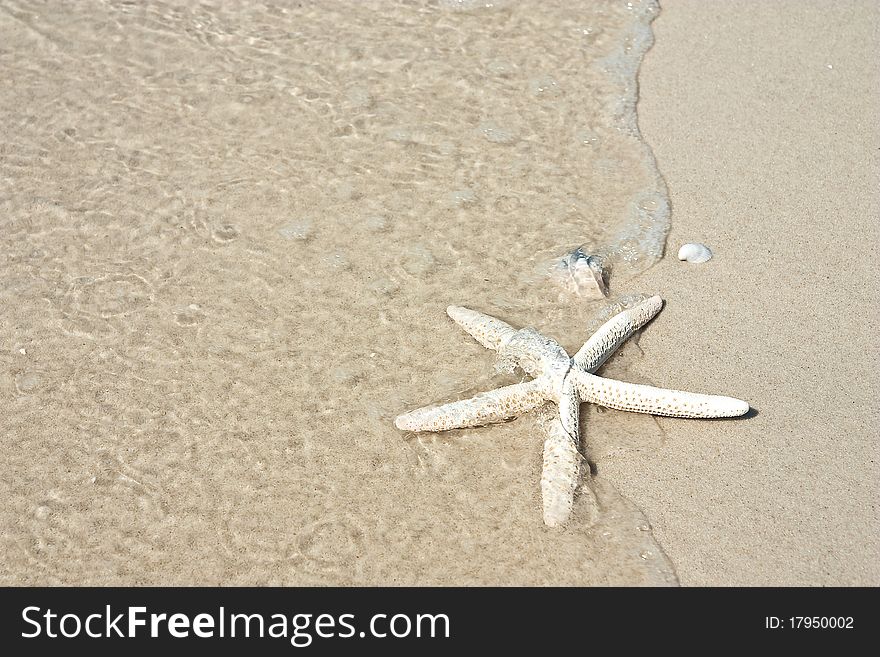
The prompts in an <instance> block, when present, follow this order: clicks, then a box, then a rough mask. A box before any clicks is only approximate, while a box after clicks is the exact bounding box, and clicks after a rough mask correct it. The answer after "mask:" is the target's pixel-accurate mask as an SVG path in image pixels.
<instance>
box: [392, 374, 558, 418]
mask: <svg viewBox="0 0 880 657" xmlns="http://www.w3.org/2000/svg"><path fill="white" fill-rule="evenodd" d="M549 398H550V393H549V392H548V385H547V381H545V380H544V379H543V378H541V379H535V380H533V381H527V382H525V383H517V384H514V385H512V386H505V387H503V388H497V389H495V390H490V391H489V392H483V393H480V394H479V395H477V396H476V397H471V398H470V399H462V400H461V401H456V402H451V403H449V404H443V405H442V406H426V407H424V408H419V409H416V410H414V411H410V412H409V413H404V414H403V415H400V416H398V418H397V419H396V420H395V421H394V425H395V426H396V427H397V428H398V429H402V430H404V431H446V430H448V429H461V428H463V427H479V426H482V425H484V424H491V423H492V422H502V421H504V420H508V419H510V418H514V417H516V416H518V415H521V414H523V413H526V412H528V411H531V410H533V409H535V408H538V407H539V406H541V405H543V404H544V403H545V402H546V401H547V400H548V399H549Z"/></svg>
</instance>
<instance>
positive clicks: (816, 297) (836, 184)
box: [0, 0, 880, 585]
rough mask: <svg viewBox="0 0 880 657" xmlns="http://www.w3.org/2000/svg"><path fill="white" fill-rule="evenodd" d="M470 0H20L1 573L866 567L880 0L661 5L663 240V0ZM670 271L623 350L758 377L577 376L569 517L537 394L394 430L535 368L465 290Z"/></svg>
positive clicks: (656, 369)
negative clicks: (682, 251)
mask: <svg viewBox="0 0 880 657" xmlns="http://www.w3.org/2000/svg"><path fill="white" fill-rule="evenodd" d="M484 4H486V3H480V2H470V1H465V2H449V1H446V0H441V1H438V2H428V3H424V4H411V3H387V4H384V3H378V2H374V3H366V2H351V3H349V4H348V5H342V4H341V3H326V4H325V3H317V4H315V5H297V6H293V5H291V7H289V8H287V7H281V6H275V5H272V6H269V5H266V6H257V5H252V4H251V3H246V2H241V3H232V2H230V3H222V4H221V5H218V6H217V7H214V8H211V7H207V6H202V5H198V6H196V5H193V4H192V3H187V2H161V3H160V2H155V3H138V4H131V3H116V2H107V3H97V2H94V3H89V2H83V3H71V4H65V5H63V6H62V5H58V7H57V8H56V9H54V10H53V11H48V10H44V8H41V6H39V5H34V4H31V3H29V2H6V3H3V5H2V11H0V41H2V42H3V43H4V44H5V46H4V48H3V49H0V72H2V73H3V75H4V77H5V78H6V79H8V80H10V83H9V85H8V89H7V91H6V92H5V93H4V94H3V95H2V96H0V123H2V124H3V125H4V127H5V128H6V136H5V138H4V143H3V144H2V145H0V221H2V235H0V253H2V256H3V260H2V268H0V275H2V278H3V281H4V285H3V287H2V290H0V291H2V296H0V302H2V304H3V306H4V309H5V311H4V313H3V314H2V316H0V338H2V349H0V403H2V405H3V406H4V408H5V409H6V412H5V413H4V414H3V415H2V416H0V436H2V440H3V443H2V450H0V451H2V454H0V471H2V473H3V477H2V478H0V495H2V497H3V499H4V504H3V506H2V508H0V549H2V551H3V554H4V559H3V560H2V563H0V583H2V584H9V585H33V584H92V585H106V584H127V585H141V584H156V585H167V584H233V585H236V584H241V585H245V584H246V585H266V584H272V585H310V584H315V585H326V584H331V585H352V584H365V585H373V584H388V585H394V584H403V585H417V584H440V585H449V584H451V585H480V584H545V585H546V584H576V585H606V584H619V585H670V584H677V583H682V584H686V585H694V584H696V585H699V584H719V585H731V584H811V585H819V584H877V583H878V580H880V577H878V573H880V570H878V569H880V559H878V556H880V555H878V536H880V532H878V529H880V526H878V515H877V510H876V502H877V497H878V495H877V494H878V477H877V474H878V473H877V465H876V464H877V455H878V449H877V443H878V441H877V433H878V431H877V427H878V419H880V418H878V417H877V416H878V409H877V403H876V399H877V392H878V390H880V385H878V383H880V382H878V372H877V367H876V365H877V360H878V358H877V356H878V353H877V348H876V343H869V341H868V339H867V337H866V336H867V335H868V334H869V333H870V332H871V331H872V329H873V330H874V332H876V327H877V324H878V322H877V319H878V317H877V300H878V299H877V291H878V280H877V278H878V277H877V271H876V269H877V268H876V255H877V254H876V246H877V243H878V240H877V238H878V235H877V233H878V221H877V220H878V215H880V213H878V190H877V181H878V179H880V176H878V173H880V172H878V160H877V154H878V150H877V146H878V144H877V125H878V123H877V118H878V98H877V93H876V89H877V85H876V82H877V74H876V71H875V70H874V69H875V68H876V61H877V55H878V46H877V34H876V30H877V27H876V26H877V24H878V18H880V14H878V10H877V6H876V4H874V3H870V2H863V3H860V4H846V3H818V2H812V3H805V4H804V3H757V2H741V3H739V2H730V3H723V4H722V3H703V2H669V3H668V4H664V6H663V9H662V12H661V14H660V17H659V18H658V19H656V20H655V21H654V24H653V27H654V30H655V33H656V39H657V40H656V45H655V47H654V49H653V50H651V51H650V52H649V54H648V56H647V59H646V60H645V62H644V66H643V69H642V71H641V74H640V77H639V79H640V83H641V100H640V101H639V106H638V107H639V125H640V126H641V128H642V131H643V136H644V137H645V139H646V143H647V144H648V145H649V146H651V147H653V149H654V154H655V155H656V161H657V166H658V167H659V170H660V172H661V173H662V174H663V175H664V176H665V177H666V180H667V182H668V186H669V194H670V199H671V202H672V207H673V214H672V229H671V233H670V235H669V241H668V248H667V252H666V255H665V257H664V258H663V259H662V260H661V261H660V262H659V263H657V264H654V265H653V266H650V265H651V264H652V263H653V262H654V261H655V259H656V257H657V255H658V254H657V251H656V246H657V241H656V232H657V230H659V231H660V233H661V234H662V231H663V230H664V229H665V218H666V215H665V208H666V201H665V194H666V185H665V184H664V183H663V180H662V179H661V178H659V177H658V175H657V172H656V169H655V167H654V159H653V158H652V157H651V154H650V150H649V149H647V148H646V147H645V142H643V141H642V140H641V139H640V137H639V134H638V131H637V130H635V127H634V123H633V121H634V115H633V102H632V101H633V100H634V98H635V96H634V90H635V88H634V85H633V84H632V77H631V74H632V72H633V71H634V68H633V67H634V63H637V60H638V56H639V55H640V53H641V51H642V49H643V48H644V47H646V46H647V44H648V43H649V42H650V31H649V30H648V24H649V22H650V18H651V17H652V16H653V15H654V9H653V6H652V5H651V3H638V2H636V3H623V2H596V3H593V2H590V3H583V4H582V5H580V6H578V7H572V4H571V3H568V2H563V1H561V0H559V1H557V2H547V3H541V4H540V6H538V5H537V4H535V5H532V4H531V3H512V2H506V1H504V2H494V3H491V4H492V6H491V7H488V8H487V7H484V6H482V5H484ZM630 5H635V9H633V8H631V6H630ZM627 76H630V77H627ZM652 231H653V232H652ZM652 235H653V237H652ZM688 241H699V242H705V243H707V244H709V245H710V246H711V248H712V249H713V250H714V252H715V258H714V259H713V260H711V261H710V262H708V263H706V264H703V265H689V264H686V263H681V262H679V261H678V260H677V259H676V258H675V253H676V251H677V248H678V245H679V244H681V243H682V242H688ZM584 243H587V244H588V245H589V244H593V245H598V248H601V247H603V246H604V247H607V248H608V254H609V259H610V260H612V261H613V264H614V269H613V272H612V276H611V291H612V296H611V298H610V299H609V300H608V302H606V301H605V300H592V301H590V300H588V299H585V298H582V297H578V296H576V295H573V294H571V293H569V292H566V291H564V289H563V288H562V287H561V286H560V285H559V284H558V281H555V280H553V278H552V276H551V277H548V275H547V267H548V263H552V262H553V261H554V259H556V260H557V261H558V259H559V258H560V257H561V256H563V255H564V254H565V253H567V252H569V251H570V250H571V249H572V248H573V247H577V246H578V245H580V244H584ZM654 293H657V294H660V295H662V296H663V297H664V298H665V300H666V308H665V309H664V310H663V312H662V313H661V314H660V315H659V316H658V318H657V319H656V320H654V321H653V322H652V323H651V324H650V325H649V326H648V327H647V329H646V330H645V331H644V332H643V333H642V334H641V335H640V336H639V337H638V338H637V339H633V340H631V341H630V342H629V343H628V344H627V345H625V346H624V347H623V348H622V349H621V350H620V352H619V353H618V354H617V355H615V356H614V357H613V358H612V359H611V360H610V361H609V362H608V364H607V365H606V366H605V369H604V371H605V372H606V373H607V374H608V375H610V376H613V377H614V378H622V379H626V380H629V381H633V382H638V383H651V384H653V385H661V386H668V387H675V388H680V389H685V390H692V391H695V392H704V393H716V394H725V395H731V396H735V397H739V398H741V399H744V400H747V401H748V402H749V403H750V404H751V405H752V406H753V407H754V408H756V409H757V412H756V413H755V414H753V416H751V417H746V418H740V419H736V420H725V421H692V420H673V419H655V418H652V417H650V416H645V415H636V414H632V413H621V412H615V411H603V410H600V409H598V408H596V407H594V406H584V408H583V412H582V419H583V422H582V433H583V438H584V445H583V447H584V449H585V451H586V455H587V456H588V458H589V459H590V461H591V463H592V465H593V467H594V470H595V476H594V477H592V478H589V479H588V480H587V481H585V485H584V488H583V491H582V493H581V494H580V495H579V497H578V499H577V503H576V506H575V511H574V515H573V518H572V520H571V521H570V522H569V524H568V525H567V526H565V527H564V528H561V529H557V530H551V529H548V528H547V527H545V526H544V525H543V523H542V520H541V510H540V509H541V498H540V488H539V481H540V476H541V446H542V442H543V434H542V431H541V429H540V426H539V424H538V423H537V422H536V419H535V418H534V417H532V416H529V417H523V418H520V419H517V420H515V421H513V422H508V423H505V424H500V425H497V426H492V427H484V428H475V429H468V430H462V431H456V432H449V433H442V434H436V435H423V434H413V433H407V432H402V431H398V430H397V429H395V427H394V425H393V420H394V417H395V416H396V415H397V414H399V413H402V412H404V411H407V410H411V409H413V408H415V407H417V406H422V405H425V404H430V403H433V402H442V401H448V400H451V399H455V398H460V397H465V396H470V395H473V394H475V393H477V392H479V391H482V390H486V389H488V388H491V387H494V386H497V385H499V384H500V383H509V382H511V381H512V380H515V379H516V376H515V375H514V374H512V373H511V372H503V371H496V370H495V369H494V365H493V361H494V359H493V357H492V355H491V354H490V353H488V352H487V351H486V350H485V349H483V348H482V347H480V346H479V345H478V344H476V343H475V342H474V341H473V340H471V339H470V338H469V337H468V336H467V335H465V334H464V333H463V332H462V331H460V330H459V329H458V327H456V326H455V325H454V324H453V323H452V322H451V321H449V320H448V318H447V317H446V316H445V312H444V311H445V308H446V306H447V305H449V304H462V305H467V306H471V307H474V308H476V309H478V310H482V311H485V312H489V313H492V314H496V315H498V316H499V317H502V318H503V319H505V320H507V321H510V322H511V323H513V324H516V325H518V326H520V325H530V326H533V327H535V328H536V329H538V330H540V331H542V332H544V333H546V334H547V335H550V336H553V337H555V338H557V339H558V340H559V341H560V343H561V344H562V345H563V346H564V347H565V348H567V349H569V350H572V351H571V352H572V353H573V350H576V349H577V348H578V347H580V345H581V343H582V342H583V341H584V340H585V339H586V338H587V337H588V335H589V333H590V329H591V328H592V327H595V326H596V325H597V321H598V318H599V317H600V316H601V313H602V312H603V311H605V310H607V305H608V303H610V302H615V303H616V302H620V301H626V300H627V299H628V300H629V301H632V300H633V299H635V298H637V297H638V295H643V294H654ZM652 529H653V531H652Z"/></svg>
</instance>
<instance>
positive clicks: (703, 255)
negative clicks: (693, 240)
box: [678, 244, 712, 264]
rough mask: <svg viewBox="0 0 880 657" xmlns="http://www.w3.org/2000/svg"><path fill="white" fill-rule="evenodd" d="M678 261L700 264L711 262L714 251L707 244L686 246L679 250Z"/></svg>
mask: <svg viewBox="0 0 880 657" xmlns="http://www.w3.org/2000/svg"><path fill="white" fill-rule="evenodd" d="M678 259H679V260H687V261H688V262H693V263H694V264H699V263H701V262H707V261H708V260H711V259H712V251H710V250H709V247H708V246H706V245H705V244H685V245H683V246H682V247H681V248H680V249H679V250H678Z"/></svg>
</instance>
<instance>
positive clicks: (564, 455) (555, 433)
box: [541, 419, 581, 527]
mask: <svg viewBox="0 0 880 657" xmlns="http://www.w3.org/2000/svg"><path fill="white" fill-rule="evenodd" d="M580 474H581V455H580V454H579V453H578V450H577V444H576V442H575V441H574V440H573V439H572V436H571V434H570V433H569V432H568V431H566V429H565V428H564V427H563V426H562V421H561V420H559V419H554V420H553V421H552V422H550V424H549V425H548V426H547V439H546V440H545V441H544V464H543V469H542V471H541V503H542V505H543V508H544V524H545V525H547V526H548V527H557V526H559V525H561V524H563V523H564V522H566V521H567V520H568V518H569V516H570V515H571V509H572V506H573V505H574V492H575V489H576V488H577V485H578V481H579V480H580Z"/></svg>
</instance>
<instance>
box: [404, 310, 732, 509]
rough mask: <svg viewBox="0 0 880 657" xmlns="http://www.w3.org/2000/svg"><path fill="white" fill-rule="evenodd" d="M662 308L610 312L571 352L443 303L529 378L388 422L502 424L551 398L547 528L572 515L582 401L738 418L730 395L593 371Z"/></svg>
mask: <svg viewBox="0 0 880 657" xmlns="http://www.w3.org/2000/svg"><path fill="white" fill-rule="evenodd" d="M662 307H663V300H662V299H661V298H660V297H659V296H654V297H651V298H649V299H647V300H645V301H643V302H642V303H640V304H639V305H637V306H635V307H633V308H630V309H628V310H624V311H623V312H621V313H619V314H617V315H615V316H614V317H612V318H611V319H610V320H608V321H607V322H605V324H603V325H602V326H601V327H600V328H599V330H597V331H596V332H595V333H594V334H593V335H592V337H590V339H589V340H587V342H586V343H584V346H583V347H581V349H580V350H579V351H578V352H577V353H576V354H575V355H574V357H573V358H572V357H570V356H569V355H568V354H567V353H566V351H565V349H563V348H562V347H561V346H559V344H558V343H556V342H555V341H554V340H552V339H551V338H548V337H545V336H543V335H541V334H540V333H538V332H537V331H535V330H534V329H531V328H524V329H520V330H516V329H514V328H513V327H512V326H510V325H509V324H507V323H505V322H502V321H501V320H500V319H496V318H494V317H490V316H489V315H484V314H483V313H479V312H477V311H475V310H469V309H468V308H462V307H461V306H449V308H447V309H446V312H447V314H448V315H449V317H451V318H452V319H453V320H454V321H455V322H456V323H457V324H458V325H459V326H461V327H462V328H463V329H464V330H465V331H467V332H468V333H469V334H470V335H471V336H473V337H474V338H475V339H476V340H477V342H479V343H480V344H481V345H483V346H484V347H486V348H488V349H492V350H494V351H497V352H498V353H499V354H500V355H501V356H502V357H504V358H510V359H512V360H513V361H514V362H515V363H516V364H517V365H518V366H519V367H521V368H522V369H523V370H524V371H525V372H526V373H527V374H528V375H530V376H531V377H533V379H532V380H531V381H527V382H524V383H517V384H515V385H510V386H505V387H503V388H497V389H496V390H492V391H489V392H484V393H481V394H479V395H477V396H476V397H473V398H471V399H464V400H462V401H456V402H452V403H449V404H443V405H442V406H433V407H425V408H419V409H417V410H415V411H411V412H409V413H404V414H403V415H400V416H399V417H398V418H397V419H396V420H395V422H394V424H395V425H396V426H397V428H398V429H402V430H404V431H447V430H449V429H460V428H463V427H476V426H482V425H485V424H491V423H493V422H502V421H504V420H508V419H511V418H514V417H517V416H519V415H522V414H523V413H526V412H528V411H531V410H534V409H536V408H539V407H540V406H543V405H544V404H545V403H547V402H552V403H554V404H557V405H558V407H559V414H558V416H557V417H556V418H554V419H553V420H552V421H551V422H550V424H549V426H548V427H547V440H546V441H545V442H544V469H543V473H542V475H541V497H542V502H543V507H544V523H545V524H547V525H548V526H550V527H555V526H557V525H560V524H562V523H564V522H565V521H566V520H568V517H569V515H570V514H571V509H572V504H573V500H574V492H575V489H576V487H577V484H578V481H579V480H580V468H581V461H582V457H581V455H580V453H579V451H578V448H579V446H580V430H579V412H580V404H581V402H590V403H594V404H599V405H601V406H607V407H609V408H615V409H618V410H622V411H634V412H636V413H649V414H651V415H665V416H668V417H685V418H717V417H736V416H739V415H743V414H745V413H747V412H748V410H749V405H748V404H747V403H746V402H744V401H741V400H739V399H734V398H732V397H722V396H719V395H701V394H696V393H692V392H682V391H680V390H667V389H665V388H654V387H652V386H645V385H638V384H634V383H625V382H623V381H615V380H614V379H607V378H604V377H600V376H596V375H595V374H594V372H595V371H596V370H597V369H599V367H600V366H601V365H602V364H603V363H604V362H605V361H606V360H608V358H609V357H610V356H611V354H612V353H614V351H615V350H616V349H617V348H618V347H619V346H620V345H621V344H623V343H624V341H626V340H627V339H628V338H629V337H630V336H631V335H632V334H633V333H634V332H635V331H637V330H639V329H640V328H641V327H642V326H644V325H645V324H647V323H648V322H649V321H650V320H651V319H652V318H653V317H654V316H655V315H656V314H657V313H658V312H660V309H661V308H662Z"/></svg>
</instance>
